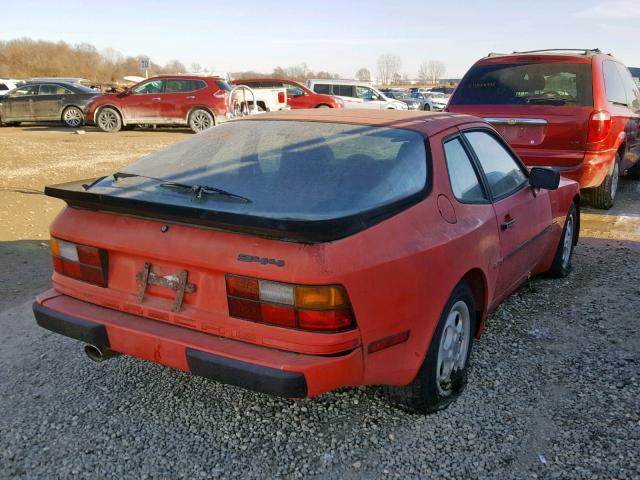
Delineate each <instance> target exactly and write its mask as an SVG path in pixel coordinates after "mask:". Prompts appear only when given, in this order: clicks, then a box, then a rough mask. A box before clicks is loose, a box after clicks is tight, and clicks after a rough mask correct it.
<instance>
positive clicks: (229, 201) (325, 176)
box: [89, 120, 430, 220]
mask: <svg viewBox="0 0 640 480" xmlns="http://www.w3.org/2000/svg"><path fill="white" fill-rule="evenodd" d="M427 155H428V153H427V149H426V147H425V138H424V136H423V135H422V134H420V133H417V132H414V131H410V130H403V129H393V128H380V127H372V126H362V125H349V124H334V123H325V122H322V123H320V122H297V121H266V120H259V121H237V122H229V123H225V124H223V125H220V126H217V127H215V128H213V129H210V130H207V131H205V132H202V133H200V134H198V135H196V136H195V137H193V138H191V139H188V140H185V141H182V142H179V143H177V144H174V145H172V146H171V147H169V148H167V149H165V150H162V151H160V152H157V153H154V154H152V155H149V156H147V157H144V158H143V159H141V160H139V161H137V162H135V163H133V164H132V165H130V166H128V167H125V168H123V169H122V170H121V172H120V175H117V176H118V179H116V180H114V177H107V178H105V179H103V180H101V181H100V182H98V183H96V184H95V185H93V186H92V187H91V188H90V189H89V192H91V193H100V194H106V195H116V196H118V197H121V198H131V199H136V200H144V201H147V202H154V203H161V204H163V205H176V206H182V207H190V208H199V209H205V210H214V211H216V212H226V213H233V214H240V215H250V216H252V217H256V216H257V217H262V218H269V219H278V220H327V219H334V218H343V217H348V216H352V215H355V214H359V213H362V212H366V211H370V210H372V209H379V208H381V207H384V206H388V205H392V204H396V203H398V202H402V200H405V199H407V198H408V197H412V196H415V195H416V194H419V193H421V192H423V191H424V190H425V189H426V186H427V184H428V179H429V177H430V175H429V172H428V164H429V162H428V161H427ZM122 174H124V177H123V176H122ZM167 182H175V183H179V184H182V185H189V186H194V185H197V186H201V187H209V188H210V189H214V188H215V189H222V190H225V191H227V192H230V193H233V194H234V195H235V196H229V195H224V194H215V192H213V194H206V193H207V192H205V194H203V195H201V196H195V195H194V194H193V193H191V192H189V190H188V189H181V188H167V186H166V183H167ZM163 183H164V184H165V185H164V186H163V185H162V184H163ZM240 197H245V199H248V200H249V201H247V200H243V199H242V198H240Z"/></svg>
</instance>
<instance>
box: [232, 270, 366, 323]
mask: <svg viewBox="0 0 640 480" xmlns="http://www.w3.org/2000/svg"><path fill="white" fill-rule="evenodd" d="M227 301H228V305H229V315H230V316H232V317H237V318H244V319H247V320H252V321H254V322H261V323H269V324H272V325H280V326H283V327H290V328H299V329H303V330H312V331H323V332H336V331H343V330H348V329H351V328H354V327H355V319H354V316H353V310H352V309H351V304H350V303H349V298H348V296H347V292H346V291H345V290H344V288H343V287H341V286H339V285H327V286H303V285H293V284H289V283H281V282H271V281H268V280H258V279H254V278H248V277H239V276H236V275H227Z"/></svg>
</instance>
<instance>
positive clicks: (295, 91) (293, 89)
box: [284, 83, 304, 97]
mask: <svg viewBox="0 0 640 480" xmlns="http://www.w3.org/2000/svg"><path fill="white" fill-rule="evenodd" d="M284 87H285V88H286V89H287V95H291V96H292V97H295V96H300V95H304V90H302V89H301V88H300V87H298V86H297V85H294V84H292V83H285V84H284Z"/></svg>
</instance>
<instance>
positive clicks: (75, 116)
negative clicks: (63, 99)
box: [62, 107, 84, 128]
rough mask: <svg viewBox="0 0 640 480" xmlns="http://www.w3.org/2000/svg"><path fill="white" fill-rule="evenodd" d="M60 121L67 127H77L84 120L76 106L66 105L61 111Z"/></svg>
mask: <svg viewBox="0 0 640 480" xmlns="http://www.w3.org/2000/svg"><path fill="white" fill-rule="evenodd" d="M62 121H63V122H64V124H65V125H66V126H67V127H69V128H78V127H79V126H80V125H82V122H84V114H83V113H82V110H80V109H79V108H78V107H67V108H65V109H64V112H62Z"/></svg>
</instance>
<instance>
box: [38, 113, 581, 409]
mask: <svg viewBox="0 0 640 480" xmlns="http://www.w3.org/2000/svg"><path fill="white" fill-rule="evenodd" d="M46 193H47V195H50V196H53V197H57V198H61V199H63V200H65V201H66V202H67V204H68V206H67V207H66V208H65V209H64V210H63V211H62V212H61V213H60V214H59V215H58V217H57V218H56V219H55V221H54V223H53V224H52V226H51V235H52V240H51V250H52V254H53V264H54V270H55V272H54V274H53V289H51V290H49V291H47V292H44V293H43V294H41V295H40V296H39V297H38V298H37V301H36V303H35V304H34V312H35V316H36V320H37V322H38V323H39V324H40V325H41V326H42V327H44V328H47V329H49V330H52V331H54V332H57V333H60V334H62V335H66V336H69V337H72V338H76V339H78V340H81V341H83V342H85V343H87V344H88V346H87V347H86V351H87V353H88V354H89V355H90V356H91V357H92V358H94V359H97V360H100V359H105V358H108V357H111V356H114V355H116V354H118V353H124V354H127V355H131V356H134V357H138V358H142V359H145V360H148V361H151V362H157V363H161V364H163V365H166V366H169V367H173V368H177V369H180V370H184V371H190V372H192V373H194V374H196V375H201V376H204V377H208V378H211V379H213V380H217V381H220V382H223V383H228V384H232V385H237V386H241V387H245V388H249V389H252V390H256V391H259V392H264V393H269V394H275V395H282V396H285V397H293V398H300V397H311V396H315V395H319V394H321V393H323V392H327V391H329V390H333V389H336V388H339V387H345V386H350V385H370V384H377V385H385V386H386V389H385V391H386V392H387V395H388V396H389V398H390V399H391V400H392V401H395V402H398V403H400V404H402V405H404V406H405V407H407V408H410V409H413V410H415V411H418V412H431V411H434V410H437V409H441V408H444V407H445V406H446V405H447V404H449V403H450V402H451V401H452V400H453V399H454V398H455V397H456V395H458V394H459V393H460V392H461V390H462V388H463V386H464V384H465V378H466V376H465V372H466V370H467V366H468V364H469V357H470V353H471V348H472V342H473V338H474V337H478V336H479V335H480V334H481V332H482V330H483V323H484V321H485V319H486V318H487V314H488V312H490V311H492V310H493V309H495V308H496V307H497V305H498V304H499V303H500V302H501V301H502V300H503V299H504V298H505V297H507V296H508V295H509V294H510V293H511V292H513V291H514V289H516V288H517V287H518V286H519V285H520V284H521V283H522V282H524V281H526V279H528V278H529V276H530V275H532V274H538V273H545V272H546V273H549V274H551V275H555V276H565V275H567V274H568V273H569V270H570V267H571V254H572V251H573V246H574V244H575V243H576V241H577V238H578V226H579V213H578V204H579V203H578V202H579V197H578V195H579V194H578V184H577V183H576V182H574V181H571V180H564V179H561V178H560V175H559V174H558V172H556V171H553V170H551V169H544V168H534V169H532V170H531V171H528V170H527V169H526V168H525V167H524V165H523V164H522V163H521V162H520V160H519V159H518V157H517V155H516V154H514V153H513V151H512V150H511V149H510V148H509V146H508V145H507V144H506V143H505V142H504V140H503V139H502V138H501V137H500V135H498V134H497V132H496V131H495V130H494V129H493V127H491V126H490V125H489V124H488V123H487V122H485V121H483V120H480V119H478V118H475V117H470V116H466V115H451V114H442V113H438V114H429V113H416V112H403V111H387V110H382V111H375V112H373V111H370V112H367V114H366V115H362V114H361V112H360V111H356V110H324V111H317V110H314V111H289V112H286V113H284V112H277V113H265V114H263V115H256V116H254V117H250V118H249V119H246V120H239V121H232V122H227V123H225V124H224V125H222V126H220V127H218V128H215V129H211V130H208V131H206V132H204V133H202V134H200V135H196V136H195V137H194V138H192V139H189V140H186V141H183V142H179V143H177V144H175V145H173V146H171V147H169V148H167V149H165V150H162V151H160V152H157V153H155V154H152V155H149V156H147V157H145V158H143V159H141V160H139V161H138V162H136V163H133V164H132V165H129V166H127V167H124V168H123V169H122V170H120V171H119V172H116V173H115V174H113V175H110V176H108V177H103V178H100V179H97V180H96V181H94V182H91V183H88V184H87V183H86V182H72V183H69V184H64V185H57V186H53V187H47V189H46ZM460 252H464V255H461V254H460Z"/></svg>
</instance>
